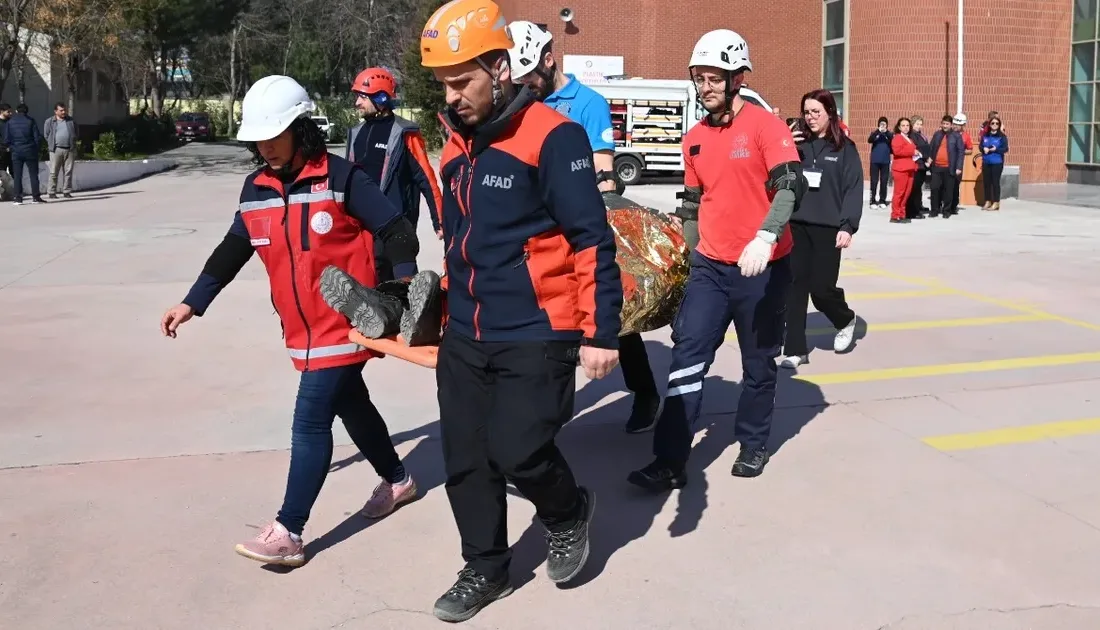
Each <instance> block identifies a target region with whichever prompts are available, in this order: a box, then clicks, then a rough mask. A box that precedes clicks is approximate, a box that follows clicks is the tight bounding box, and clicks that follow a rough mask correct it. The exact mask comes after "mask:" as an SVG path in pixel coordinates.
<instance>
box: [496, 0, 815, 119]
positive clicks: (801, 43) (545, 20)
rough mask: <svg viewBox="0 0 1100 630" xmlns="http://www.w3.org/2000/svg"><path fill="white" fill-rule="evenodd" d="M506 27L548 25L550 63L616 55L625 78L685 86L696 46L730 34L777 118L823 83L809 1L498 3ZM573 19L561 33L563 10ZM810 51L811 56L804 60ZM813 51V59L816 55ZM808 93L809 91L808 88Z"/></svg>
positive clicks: (563, 0)
mask: <svg viewBox="0 0 1100 630" xmlns="http://www.w3.org/2000/svg"><path fill="white" fill-rule="evenodd" d="M499 4H500V6H501V9H502V10H503V11H504V15H505V17H506V18H507V19H508V20H528V21H531V22H536V23H542V24H546V25H547V26H548V27H549V29H550V31H551V32H552V33H553V34H554V56H555V57H556V58H557V60H558V62H559V63H560V62H561V55H563V54H570V55H621V56H622V57H623V66H624V68H623V69H624V72H625V73H626V75H627V76H635V77H644V78H646V79H687V78H688V70H687V64H688V60H689V59H690V58H691V49H692V47H693V46H694V45H695V41H696V40H697V39H699V37H700V36H701V35H702V34H703V33H706V32H707V31H711V30H714V29H719V28H732V29H734V30H736V31H737V32H738V33H740V34H741V35H742V36H743V37H744V38H745V40H746V41H748V43H749V54H750V57H751V59H752V63H753V67H754V68H755V72H753V73H752V74H751V75H749V76H748V79H747V82H748V84H749V85H750V86H751V87H752V88H753V89H754V90H757V91H758V92H760V93H761V94H763V95H764V98H766V99H767V100H768V103H769V104H771V105H772V106H773V107H779V108H780V109H781V110H782V112H781V115H783V116H789V115H794V112H795V111H797V109H798V107H799V99H800V98H801V97H802V95H803V94H804V93H805V92H807V91H808V89H810V87H816V86H817V85H818V84H820V83H821V11H820V9H819V8H817V5H816V3H812V4H813V6H814V8H815V9H817V10H806V8H805V7H806V5H807V4H811V2H810V0H779V1H776V2H775V3H774V4H772V5H770V6H769V7H768V8H767V10H765V9H764V8H763V6H764V5H762V4H761V3H760V2H757V1H755V0H726V1H724V2H716V1H713V0H684V1H682V2H668V1H666V0H662V1H658V0H630V1H629V2H627V1H623V0H558V1H556V2H555V1H549V0H499ZM564 7H568V8H570V9H572V10H573V11H574V13H575V17H574V18H573V22H572V23H571V24H569V25H568V27H567V26H566V24H565V23H564V22H562V21H561V19H560V18H559V17H558V13H559V11H561V9H562V8H564ZM808 51H809V53H808ZM814 51H816V52H814ZM808 86H809V87H808Z"/></svg>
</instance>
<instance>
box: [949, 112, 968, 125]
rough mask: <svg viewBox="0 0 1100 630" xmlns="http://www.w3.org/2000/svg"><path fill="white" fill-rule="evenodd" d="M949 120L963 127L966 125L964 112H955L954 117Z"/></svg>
mask: <svg viewBox="0 0 1100 630" xmlns="http://www.w3.org/2000/svg"><path fill="white" fill-rule="evenodd" d="M951 122H953V123H955V124H956V125H959V126H960V127H965V126H966V114H962V113H959V114H955V118H953V119H952V120H951Z"/></svg>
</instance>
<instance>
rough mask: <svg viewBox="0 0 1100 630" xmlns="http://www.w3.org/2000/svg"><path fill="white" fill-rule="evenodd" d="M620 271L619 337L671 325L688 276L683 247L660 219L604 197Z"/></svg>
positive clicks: (623, 200)
mask: <svg viewBox="0 0 1100 630" xmlns="http://www.w3.org/2000/svg"><path fill="white" fill-rule="evenodd" d="M604 205H606V206H607V220H608V223H609V224H610V225H611V230H612V231H613V232H614V233H615V247H616V250H617V253H616V255H615V260H616V262H618V263H619V269H620V270H621V271H622V283H623V311H622V332H621V333H620V334H623V335H626V334H630V333H641V332H647V331H650V330H657V329H658V328H662V327H664V326H667V325H669V324H671V323H672V320H673V318H674V317H675V316H676V310H677V309H678V308H679V307H680V301H681V300H682V299H683V297H684V286H685V285H686V284H687V277H688V268H689V267H688V253H689V252H688V246H687V243H686V242H685V241H684V237H683V234H682V233H681V232H680V230H679V229H677V228H676V227H675V226H674V225H673V224H672V223H671V222H670V221H669V220H668V219H667V218H666V217H665V216H664V215H662V214H658V213H656V212H655V211H653V210H649V209H647V208H644V207H642V206H640V205H638V204H637V203H634V202H633V201H630V200H629V199H626V198H624V197H620V196H619V195H615V194H614V193H606V194H604Z"/></svg>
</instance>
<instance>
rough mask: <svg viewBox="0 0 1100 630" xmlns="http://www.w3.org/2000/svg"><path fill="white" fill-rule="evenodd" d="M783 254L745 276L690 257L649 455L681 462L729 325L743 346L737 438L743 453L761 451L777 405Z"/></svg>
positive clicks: (785, 281)
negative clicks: (705, 382)
mask: <svg viewBox="0 0 1100 630" xmlns="http://www.w3.org/2000/svg"><path fill="white" fill-rule="evenodd" d="M788 258H789V256H788V257H784V258H781V259H779V260H777V261H774V262H773V263H771V264H770V265H768V267H767V269H766V270H765V271H764V273H762V274H760V275H758V276H755V277H752V278H746V277H744V276H742V275H741V270H740V269H738V267H737V265H725V264H722V263H719V262H716V261H714V260H710V259H709V258H706V257H705V256H702V255H700V254H699V253H698V252H695V253H693V254H692V255H691V275H690V276H689V277H688V284H687V288H686V290H685V293H684V300H683V302H681V303H680V310H679V312H678V313H677V314H676V321H675V322H673V329H672V342H673V346H672V365H671V366H670V367H669V380H668V393H667V395H666V397H665V406H664V410H663V411H662V412H661V417H660V418H659V419H658V420H657V427H656V429H655V431H654V434H653V454H654V455H655V456H656V457H657V458H659V459H662V460H665V461H668V462H671V463H674V464H683V463H686V462H687V460H688V455H689V454H690V452H691V439H692V435H693V434H694V432H695V422H696V420H697V419H698V418H699V413H700V411H701V409H702V402H703V379H705V378H706V375H707V371H708V370H709V369H710V366H711V364H712V363H713V362H714V354H715V352H717V350H718V348H719V347H720V346H721V345H722V342H723V341H724V340H725V336H726V329H727V328H729V325H730V323H731V322H732V323H733V325H734V326H735V327H736V329H737V342H738V344H739V345H740V347H741V368H742V370H743V371H744V374H743V377H742V379H741V397H740V399H739V400H738V401H737V415H736V417H735V418H734V436H735V438H736V439H737V441H739V442H741V446H742V448H748V449H756V448H762V447H763V446H764V445H765V444H766V443H767V440H768V435H769V433H770V431H771V420H772V412H773V410H774V408H775V385H776V380H777V373H776V372H777V368H776V364H775V358H776V357H777V356H779V351H780V349H781V345H782V342H783V314H784V305H785V303H786V297H787V288H788V287H789V285H790V278H791V274H790V263H789V261H788Z"/></svg>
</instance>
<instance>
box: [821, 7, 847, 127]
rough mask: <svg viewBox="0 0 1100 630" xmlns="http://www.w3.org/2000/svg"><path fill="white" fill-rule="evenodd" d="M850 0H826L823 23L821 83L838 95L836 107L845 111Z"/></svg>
mask: <svg viewBox="0 0 1100 630" xmlns="http://www.w3.org/2000/svg"><path fill="white" fill-rule="evenodd" d="M847 3H848V0H825V6H824V7H823V10H824V16H823V17H822V20H821V22H822V24H821V42H822V54H821V84H822V87H824V88H825V89H826V90H829V91H830V92H832V93H833V96H835V97H836V107H837V109H838V110H840V111H841V112H843V111H844V103H845V98H844V96H845V92H846V91H847V90H846V89H845V85H846V81H845V79H846V70H847V68H846V65H847V64H846V63H845V59H846V58H847V52H848V51H847V48H848V46H847V41H848V11H847V7H846V6H845V5H847Z"/></svg>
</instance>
